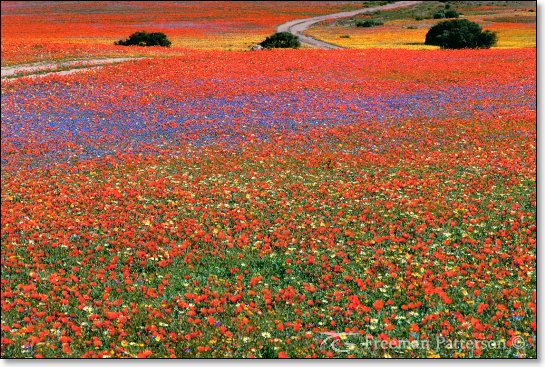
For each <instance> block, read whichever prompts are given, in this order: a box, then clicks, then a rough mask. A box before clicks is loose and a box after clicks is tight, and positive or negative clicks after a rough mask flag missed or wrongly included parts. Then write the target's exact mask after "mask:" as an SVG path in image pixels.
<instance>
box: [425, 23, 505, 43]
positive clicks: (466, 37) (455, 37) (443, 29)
mask: <svg viewBox="0 0 545 367" xmlns="http://www.w3.org/2000/svg"><path fill="white" fill-rule="evenodd" d="M496 42H497V36H496V33H495V32H491V31H483V30H482V28H481V26H480V25H478V24H477V23H475V22H470V21H469V20H467V19H455V20H447V21H444V22H441V23H438V24H436V25H434V26H433V27H431V28H430V30H429V31H428V33H427V34H426V41H425V44H426V45H432V46H440V47H441V48H450V49H461V48H490V47H492V46H494V45H495V44H496Z"/></svg>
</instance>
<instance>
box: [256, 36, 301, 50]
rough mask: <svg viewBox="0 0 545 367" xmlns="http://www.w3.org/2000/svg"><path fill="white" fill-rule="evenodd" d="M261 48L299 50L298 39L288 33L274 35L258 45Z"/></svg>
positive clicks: (299, 43)
mask: <svg viewBox="0 0 545 367" xmlns="http://www.w3.org/2000/svg"><path fill="white" fill-rule="evenodd" d="M260 45H261V47H263V48H299V47H300V46H301V42H299V38H298V37H297V36H294V35H293V34H291V33H289V32H280V33H275V34H273V35H272V36H269V37H267V38H266V39H265V41H263V42H261V43H260Z"/></svg>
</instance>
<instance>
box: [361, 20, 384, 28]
mask: <svg viewBox="0 0 545 367" xmlns="http://www.w3.org/2000/svg"><path fill="white" fill-rule="evenodd" d="M383 24H384V22H382V21H380V20H376V19H366V20H360V21H358V22H356V27H365V28H369V27H376V26H379V25H383Z"/></svg>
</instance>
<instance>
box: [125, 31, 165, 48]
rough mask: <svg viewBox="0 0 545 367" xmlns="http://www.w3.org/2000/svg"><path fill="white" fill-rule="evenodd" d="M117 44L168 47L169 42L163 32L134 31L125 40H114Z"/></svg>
mask: <svg viewBox="0 0 545 367" xmlns="http://www.w3.org/2000/svg"><path fill="white" fill-rule="evenodd" d="M114 44H115V45H119V46H162V47H170V45H171V44H172V42H170V41H169V40H168V38H167V36H166V34H164V33H160V32H154V33H148V32H135V33H133V34H131V35H130V36H129V38H127V39H126V40H119V41H116V42H114Z"/></svg>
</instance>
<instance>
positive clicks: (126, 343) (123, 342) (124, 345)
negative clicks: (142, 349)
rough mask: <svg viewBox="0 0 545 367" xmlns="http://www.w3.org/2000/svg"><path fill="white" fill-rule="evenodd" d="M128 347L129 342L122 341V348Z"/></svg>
mask: <svg viewBox="0 0 545 367" xmlns="http://www.w3.org/2000/svg"><path fill="white" fill-rule="evenodd" d="M127 345H129V342H127V341H126V340H122V341H121V346H122V347H126V346H127Z"/></svg>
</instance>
